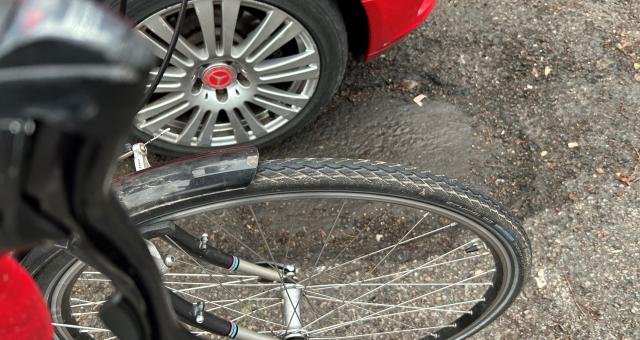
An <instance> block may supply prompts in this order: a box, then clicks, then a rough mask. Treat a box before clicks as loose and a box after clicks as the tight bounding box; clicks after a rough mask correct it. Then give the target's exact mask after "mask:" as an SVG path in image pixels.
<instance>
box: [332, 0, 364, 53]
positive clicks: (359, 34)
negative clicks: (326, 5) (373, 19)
mask: <svg viewBox="0 0 640 340" xmlns="http://www.w3.org/2000/svg"><path fill="white" fill-rule="evenodd" d="M332 1H333V2H334V3H335V4H336V6H337V7H338V8H339V10H340V15H341V16H342V19H343V21H344V24H345V27H346V28H347V36H348V39H349V52H351V54H352V55H353V56H354V57H355V58H356V59H358V60H364V59H365V57H366V55H367V51H368V50H369V34H370V29H369V17H368V16H367V12H366V11H365V8H364V6H363V5H362V2H361V0H332ZM347 18H348V20H347Z"/></svg>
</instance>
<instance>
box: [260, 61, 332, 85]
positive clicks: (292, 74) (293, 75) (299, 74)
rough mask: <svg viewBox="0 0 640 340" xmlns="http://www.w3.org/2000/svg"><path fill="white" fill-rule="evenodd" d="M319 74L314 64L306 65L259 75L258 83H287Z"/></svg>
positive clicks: (314, 77)
mask: <svg viewBox="0 0 640 340" xmlns="http://www.w3.org/2000/svg"><path fill="white" fill-rule="evenodd" d="M319 76H320V69H319V68H318V67H317V66H315V65H310V66H306V67H304V68H301V69H298V70H293V71H284V72H279V73H273V74H269V75H264V76H260V77H259V81H260V84H277V83H288V82H293V81H298V80H311V79H318V77H319Z"/></svg>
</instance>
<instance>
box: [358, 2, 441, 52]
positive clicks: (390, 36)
mask: <svg viewBox="0 0 640 340" xmlns="http://www.w3.org/2000/svg"><path fill="white" fill-rule="evenodd" d="M361 1H362V5H363V6H364V9H365V11H366V12H367V17H368V20H369V48H368V50H367V55H366V58H365V59H366V60H367V61H369V60H371V59H373V58H375V57H377V56H379V55H380V54H382V53H383V52H384V51H386V50H387V49H389V48H391V47H392V46H393V45H395V44H396V43H398V42H399V41H400V39H402V38H404V37H405V36H406V35H407V34H409V33H411V31H413V30H414V29H416V27H418V26H419V25H420V24H422V23H423V22H424V21H425V20H426V19H427V17H428V16H429V14H431V11H432V10H433V8H434V7H435V5H436V2H437V0H361Z"/></svg>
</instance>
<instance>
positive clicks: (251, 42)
mask: <svg viewBox="0 0 640 340" xmlns="http://www.w3.org/2000/svg"><path fill="white" fill-rule="evenodd" d="M435 4H436V0H193V1H191V4H190V7H189V10H188V12H187V13H186V17H185V23H184V25H183V28H182V31H181V38H180V40H179V42H178V44H177V47H176V50H175V53H174V56H173V58H172V60H171V65H170V67H169V68H168V70H167V72H166V73H165V75H164V78H163V80H162V82H161V83H160V85H159V86H158V89H157V90H156V92H155V94H154V95H153V97H152V98H151V100H150V101H149V103H147V104H146V106H145V107H144V108H143V109H142V110H141V111H140V112H139V114H138V116H137V119H136V121H135V131H136V134H137V135H138V137H139V138H142V139H149V138H151V137H152V136H154V135H158V134H159V133H160V132H161V131H165V133H164V134H163V135H162V136H161V137H160V138H159V139H157V140H156V142H155V145H156V147H159V148H160V149H162V150H164V151H166V152H170V153H192V152H198V151H204V150H207V149H212V148H220V147H228V146H233V145H247V144H251V145H259V146H261V145H266V144H270V143H273V142H274V141H277V140H279V139H282V138H283V137H285V136H288V135H290V134H291V133H293V132H295V131H297V130H299V129H300V128H301V127H302V126H303V125H304V124H305V123H308V122H309V121H311V120H312V119H313V118H314V117H315V116H316V115H317V114H318V113H320V112H322V110H321V107H322V106H323V105H324V104H326V103H327V102H328V101H329V99H330V98H331V96H332V95H333V94H334V93H335V91H336V90H337V88H338V86H339V85H340V82H341V80H342V77H343V74H344V71H345V67H346V63H347V58H348V53H349V52H351V53H352V54H353V55H354V56H356V57H357V58H360V59H362V60H365V61H368V60H371V59H372V58H375V57H376V56H378V55H379V54H381V53H382V52H384V51H385V50H387V49H388V48H390V47H391V46H393V45H394V43H396V42H397V41H398V40H400V39H401V38H402V37H404V36H405V35H407V34H408V33H409V32H411V31H412V30H413V29H415V28H416V27H417V26H418V25H420V24H421V23H422V22H423V21H424V20H425V19H426V18H427V17H428V16H429V14H430V13H431V11H432V9H433V7H434V6H435ZM178 10H179V0H129V10H128V13H127V14H128V15H129V16H130V17H131V18H132V19H133V20H134V22H135V23H136V27H137V29H138V31H139V32H140V35H141V37H142V38H143V39H144V40H145V41H146V42H147V44H148V46H149V47H150V48H151V49H152V51H153V52H154V53H155V55H156V56H157V57H158V59H157V60H158V65H159V64H160V61H161V59H162V58H163V57H164V55H165V54H166V51H167V48H168V45H169V41H170V39H171V36H172V35H173V32H174V27H175V24H176V20H177V15H178ZM152 73H153V72H152ZM167 130H168V131H167Z"/></svg>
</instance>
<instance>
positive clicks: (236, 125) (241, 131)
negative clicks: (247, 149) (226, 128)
mask: <svg viewBox="0 0 640 340" xmlns="http://www.w3.org/2000/svg"><path fill="white" fill-rule="evenodd" d="M227 117H228V118H229V123H230V124H231V127H232V128H233V135H234V137H235V138H236V142H237V143H246V142H248V141H250V140H251V137H250V136H249V133H248V132H247V130H246V129H245V127H244V125H243V124H242V122H241V121H240V118H238V115H237V114H236V112H234V111H229V112H227Z"/></svg>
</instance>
